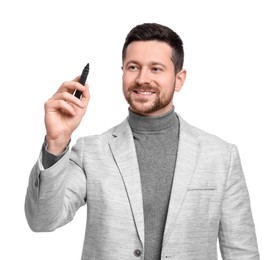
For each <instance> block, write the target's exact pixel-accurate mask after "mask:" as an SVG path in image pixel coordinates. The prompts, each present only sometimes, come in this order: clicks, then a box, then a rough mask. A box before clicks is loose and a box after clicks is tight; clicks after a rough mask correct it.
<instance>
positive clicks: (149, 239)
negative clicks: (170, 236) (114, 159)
mask: <svg viewBox="0 0 279 260" xmlns="http://www.w3.org/2000/svg"><path fill="white" fill-rule="evenodd" d="M128 122H129V124H130V126H131V129H132V133H133V137H134V141H135V147H136V152H137V159H138V165H139V170H140V177H141V186H142V200H143V213H144V236H145V241H144V248H145V250H144V260H160V259H161V247H162V241H163V234H164V229H165V222H166V218H167V212H168V205H169V199H170V194H171V186H172V179H173V174H174V168H175V162H176V154H177V146H178V132H179V120H178V118H177V116H176V115H175V113H174V109H173V110H171V111H170V112H168V113H166V114H163V115H160V116H143V115H139V114H136V113H133V112H132V111H129V116H128Z"/></svg>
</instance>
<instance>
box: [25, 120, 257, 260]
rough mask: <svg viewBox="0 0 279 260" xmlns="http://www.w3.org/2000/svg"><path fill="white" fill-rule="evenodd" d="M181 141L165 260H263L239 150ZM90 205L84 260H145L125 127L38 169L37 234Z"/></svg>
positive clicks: (186, 136)
mask: <svg viewBox="0 0 279 260" xmlns="http://www.w3.org/2000/svg"><path fill="white" fill-rule="evenodd" d="M179 120H180V135H179V144H178V153H177V162H176V167H175V173H174V179H173V186H172V191H171V198H170V203H169V209H168V215H167V221H166V226H165V233H164V238H163V246H162V254H161V259H175V260H185V259H187V260H217V251H216V250H217V248H216V240H217V238H218V237H219V243H220V248H221V254H222V258H223V259H224V260H239V259H245V260H258V259H259V254H258V248H257V241H256V235H255V228H254V223H253V218H252V213H251V208H250V201H249V194H248V190H247V186H246V183H245V178H244V175H243V171H242V168H241V162H240V158H239V154H238V151H237V148H236V146H235V145H232V144H229V143H227V142H224V141H222V140H221V139H219V138H218V137H215V136H214V135H211V134H208V133H205V132H203V131H201V130H199V129H197V128H195V127H193V126H190V125H189V124H187V123H186V122H185V121H183V120H182V119H181V118H179ZM85 203H86V204H87V210H88V214H87V227H86V234H85V239H84V246H83V252H82V260H89V259H90V260H92V259H95V260H111V259H117V260H119V259H121V260H125V259H127V260H130V259H143V251H144V246H143V245H144V217H143V203H142V191H141V181H140V174H139V167H138V162H137V157H136V151H135V145H134V140H133V136H132V132H131V129H130V127H129V124H128V122H127V120H125V121H124V122H123V123H121V124H120V125H118V126H116V127H114V128H113V129H110V130H109V131H107V132H105V133H104V134H102V135H96V136H89V137H85V138H80V139H79V140H78V142H77V144H76V145H75V146H73V148H72V151H71V153H69V152H68V153H66V154H65V156H63V157H62V158H61V159H60V160H59V161H58V162H57V163H56V164H54V165H53V166H52V167H50V168H48V169H46V170H42V168H41V167H40V162H39V161H38V162H37V163H36V164H35V166H34V167H33V169H32V171H31V174H30V178H29V185H28V189H27V194H26V200H25V212H26V218H27V221H28V223H29V225H30V227H31V229H32V230H33V231H36V232H41V231H53V230H55V229H56V228H58V227H61V226H62V225H64V224H66V223H67V222H69V221H70V220H72V218H73V217H74V215H75V212H76V210H77V209H78V208H79V207H81V206H83V205H84V204H85Z"/></svg>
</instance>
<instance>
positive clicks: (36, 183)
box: [35, 179, 39, 187]
mask: <svg viewBox="0 0 279 260" xmlns="http://www.w3.org/2000/svg"><path fill="white" fill-rule="evenodd" d="M38 186H39V180H38V179H36V181H35V187H38Z"/></svg>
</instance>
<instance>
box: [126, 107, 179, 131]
mask: <svg viewBox="0 0 279 260" xmlns="http://www.w3.org/2000/svg"><path fill="white" fill-rule="evenodd" d="M128 122H129V124H130V126H131V128H132V129H133V130H138V131H160V130H164V129H167V128H169V127H171V126H173V125H174V124H175V123H177V122H178V118H177V116H176V115H175V112H174V107H173V108H172V109H171V110H170V111H169V112H167V113H164V114H161V115H159V116H145V115H141V114H138V113H136V112H134V111H132V110H131V109H129V115H128Z"/></svg>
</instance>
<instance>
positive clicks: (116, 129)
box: [77, 119, 130, 146]
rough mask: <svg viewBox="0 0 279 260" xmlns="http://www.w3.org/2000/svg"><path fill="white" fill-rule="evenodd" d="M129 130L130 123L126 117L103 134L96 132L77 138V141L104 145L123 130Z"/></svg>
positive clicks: (85, 143)
mask: <svg viewBox="0 0 279 260" xmlns="http://www.w3.org/2000/svg"><path fill="white" fill-rule="evenodd" d="M125 131H126V132H129V131H130V127H129V124H128V121H127V119H124V120H123V121H122V122H121V123H119V124H118V125H115V126H113V127H111V128H110V129H108V130H106V131H105V132H103V133H101V134H95V135H88V136H83V137H81V138H79V139H78V140H77V142H78V143H79V142H83V143H84V145H86V146H88V145H95V146H96V145H98V144H99V145H104V144H107V143H108V142H110V140H112V139H113V138H114V137H115V136H117V135H118V134H119V133H121V132H125Z"/></svg>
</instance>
